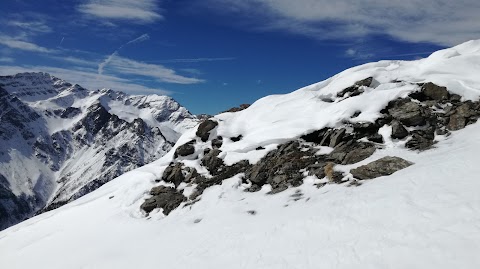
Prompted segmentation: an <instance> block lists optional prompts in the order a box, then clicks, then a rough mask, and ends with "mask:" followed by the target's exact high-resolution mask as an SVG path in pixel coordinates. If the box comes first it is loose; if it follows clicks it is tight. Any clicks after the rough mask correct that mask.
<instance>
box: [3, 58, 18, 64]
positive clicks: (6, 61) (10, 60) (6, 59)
mask: <svg viewBox="0 0 480 269" xmlns="http://www.w3.org/2000/svg"><path fill="white" fill-rule="evenodd" d="M14 61H15V59H13V58H11V57H0V62H4V63H13V62H14Z"/></svg>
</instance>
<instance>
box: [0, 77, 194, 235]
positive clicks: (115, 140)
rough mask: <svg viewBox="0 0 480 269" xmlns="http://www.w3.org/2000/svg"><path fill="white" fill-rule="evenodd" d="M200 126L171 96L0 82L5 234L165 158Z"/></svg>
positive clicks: (39, 81) (26, 80) (31, 80)
mask: <svg viewBox="0 0 480 269" xmlns="http://www.w3.org/2000/svg"><path fill="white" fill-rule="evenodd" d="M197 121H198V120H197V119H196V117H195V116H193V115H191V114H190V113H189V112H188V111H187V110H186V109H185V108H183V107H181V106H180V105H179V104H178V103H177V102H175V101H174V100H173V99H171V98H169V97H166V96H156V95H151V96H130V95H127V94H124V93H121V92H115V91H113V90H108V89H103V90H97V91H89V90H87V89H84V88H82V87H81V86H79V85H72V84H70V83H68V82H65V81H63V80H61V79H59V78H56V77H53V76H50V75H48V74H45V73H24V74H18V75H15V76H4V77H0V140H1V143H0V178H1V182H0V229H3V228H5V227H8V226H10V225H12V224H15V223H17V222H19V221H21V220H23V219H25V218H27V217H30V216H31V215H32V214H34V213H35V212H38V211H39V210H40V211H39V212H42V211H46V210H50V209H54V208H57V207H59V206H61V205H63V204H65V203H68V202H70V201H73V200H75V199H77V198H79V197H81V196H83V195H85V194H87V193H89V192H91V191H93V190H95V189H97V188H98V187H100V186H101V185H103V184H105V183H106V182H108V181H110V180H112V179H113V178H115V177H118V176H119V175H121V174H123V173H125V172H127V171H130V170H132V169H135V168H137V167H140V166H143V165H145V164H147V163H149V162H152V161H154V160H156V159H158V158H160V157H162V156H163V155H164V154H165V153H166V152H168V151H169V150H170V149H171V147H172V145H174V144H175V142H176V140H177V139H178V137H179V136H180V135H181V134H182V133H183V132H184V131H185V130H187V129H189V128H192V127H193V126H195V125H196V124H197Z"/></svg>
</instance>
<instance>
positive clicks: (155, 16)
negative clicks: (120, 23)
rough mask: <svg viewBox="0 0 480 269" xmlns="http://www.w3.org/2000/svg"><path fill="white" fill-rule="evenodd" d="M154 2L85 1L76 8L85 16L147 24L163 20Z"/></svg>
mask: <svg viewBox="0 0 480 269" xmlns="http://www.w3.org/2000/svg"><path fill="white" fill-rule="evenodd" d="M157 2H158V1H156V0H87V1H86V2H85V3H84V4H81V5H79V6H78V10H79V11H80V12H82V13H84V14H86V15H89V16H93V17H96V18H100V19H110V20H127V21H132V22H134V23H140V24H148V23H152V22H155V21H157V20H160V19H163V16H162V15H161V14H160V9H159V7H158V4H157Z"/></svg>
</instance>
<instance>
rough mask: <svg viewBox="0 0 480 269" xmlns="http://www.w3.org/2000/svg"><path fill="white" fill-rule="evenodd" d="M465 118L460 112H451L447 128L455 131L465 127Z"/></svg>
mask: <svg viewBox="0 0 480 269" xmlns="http://www.w3.org/2000/svg"><path fill="white" fill-rule="evenodd" d="M465 125H467V120H466V119H465V117H463V116H462V115H460V114H453V115H451V116H450V119H449V121H448V125H447V129H448V130H450V131H457V130H460V129H463V128H465Z"/></svg>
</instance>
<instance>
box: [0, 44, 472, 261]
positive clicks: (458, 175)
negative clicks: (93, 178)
mask: <svg viewBox="0 0 480 269" xmlns="http://www.w3.org/2000/svg"><path fill="white" fill-rule="evenodd" d="M479 62H480V41H471V42H467V43H465V44H462V45H459V46H456V47H454V48H450V49H446V50H442V51H438V52H436V53H433V54H432V55H431V56H429V57H428V58H425V59H421V60H417V61H411V62H406V61H380V62H376V63H369V64H365V65H362V66H358V67H354V68H351V69H348V70H346V71H344V72H342V73H340V74H338V75H336V76H334V77H332V78H330V79H327V80H325V81H322V82H320V83H317V84H314V85H311V86H308V87H305V88H302V89H299V90H297V91H295V92H292V93H290V94H285V95H275V96H268V97H265V98H262V99H260V100H258V101H257V102H255V103H253V104H252V105H251V106H249V107H248V108H246V109H244V110H241V111H237V112H227V113H223V114H220V115H217V116H214V117H211V118H209V119H205V120H204V121H202V123H200V124H199V125H198V126H197V127H196V128H192V129H191V130H188V131H186V132H185V133H184V134H183V135H182V136H181V137H180V138H179V139H178V141H177V142H176V144H175V145H174V146H173V147H172V148H171V149H170V151H169V152H168V153H167V154H166V155H164V156H163V157H162V158H160V159H159V160H157V161H155V162H152V163H150V164H148V165H145V166H143V167H140V168H138V169H135V170H133V171H130V172H127V173H126V174H123V175H122V176H120V177H118V178H116V179H115V180H112V181H110V182H108V183H107V184H105V185H104V186H102V187H101V188H99V189H98V190H96V191H94V192H92V193H90V194H88V195H85V196H84V197H81V198H80V199H78V200H76V201H74V202H72V203H69V204H68V205H66V206H64V207H62V208H59V209H57V210H54V211H52V212H47V213H45V214H42V215H40V216H36V217H34V218H32V219H30V220H27V221H25V222H23V223H21V224H19V225H16V226H14V227H10V228H9V229H7V230H4V231H2V232H0V250H1V251H0V266H4V267H9V268H28V267H32V266H37V267H38V265H39V264H40V265H44V264H45V265H46V266H45V267H47V265H48V268H51V267H52V264H49V263H48V261H49V259H50V257H49V256H48V254H50V253H56V254H58V255H59V257H60V258H58V259H56V261H55V265H53V268H85V267H100V268H111V267H115V268H132V267H141V268H149V267H156V266H157V267H158V264H159V262H161V264H162V266H165V267H168V268H192V267H196V268H272V269H273V268H319V267H321V268H432V267H433V268H452V267H458V268H472V269H473V268H478V266H480V257H479V255H478V249H480V243H479V242H480V226H479V223H480V199H479V196H478V189H479V188H480V181H479V180H477V178H478V177H477V176H476V175H478V174H479V173H480V166H479V165H478V160H479V158H478V152H479V151H480V140H479V139H478V135H479V134H480V124H478V123H477V120H478V118H479V117H480V102H479V97H480V79H479V77H478V63H479ZM92 128H93V127H92ZM92 242H95V248H94V251H85V252H82V253H81V255H79V253H78V252H76V251H75V250H78V249H90V248H91V247H92V246H91V244H92ZM124 242H129V244H124ZM132 245H133V246H135V247H132ZM219 253H221V255H219ZM24 257H29V258H30V259H25V258H24ZM151 257H155V258H151Z"/></svg>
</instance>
